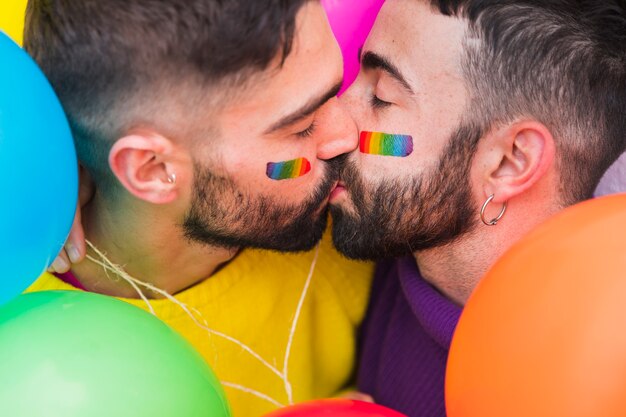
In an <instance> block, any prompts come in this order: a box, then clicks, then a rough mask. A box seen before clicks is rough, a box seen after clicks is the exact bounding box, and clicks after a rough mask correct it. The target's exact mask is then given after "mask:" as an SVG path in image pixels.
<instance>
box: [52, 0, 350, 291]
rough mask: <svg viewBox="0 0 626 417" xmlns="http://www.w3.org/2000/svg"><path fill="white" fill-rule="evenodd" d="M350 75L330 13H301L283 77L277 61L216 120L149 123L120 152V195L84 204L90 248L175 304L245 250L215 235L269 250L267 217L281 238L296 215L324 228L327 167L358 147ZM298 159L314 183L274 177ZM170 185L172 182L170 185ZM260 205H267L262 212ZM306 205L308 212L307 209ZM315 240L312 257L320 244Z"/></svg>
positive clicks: (91, 280) (116, 152)
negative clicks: (278, 165) (274, 170)
mask: <svg viewBox="0 0 626 417" xmlns="http://www.w3.org/2000/svg"><path fill="white" fill-rule="evenodd" d="M320 62H324V65H320V64H319V63H320ZM342 72H343V71H342V60H341V53H340V50H339V47H338V46H337V44H336V42H335V40H334V38H333V35H332V33H331V30H330V27H329V25H328V22H327V20H326V17H325V15H324V12H323V10H322V7H321V6H320V5H319V3H317V2H311V3H309V4H307V5H305V6H303V8H302V10H301V11H300V12H299V14H298V17H297V27H296V35H295V38H294V45H293V50H292V52H291V53H290V54H289V56H288V57H287V59H286V61H285V62H284V64H283V65H282V66H281V65H280V60H279V59H278V57H277V59H276V62H275V63H274V64H273V65H271V66H270V68H269V69H268V70H267V71H265V72H263V73H260V74H253V75H251V76H250V77H248V79H247V81H246V82H245V83H244V85H243V86H241V87H235V88H232V87H230V88H228V89H227V90H224V92H222V93H223V94H221V95H222V97H220V98H224V97H225V96H228V97H227V98H228V99H227V100H223V101H222V105H221V106H219V108H218V110H215V106H214V103H211V104H213V106H210V105H209V102H210V101H211V100H207V103H206V105H207V108H206V111H205V112H203V111H194V112H193V115H189V118H188V119H185V112H184V111H180V112H179V113H176V115H177V116H179V117H176V118H173V117H172V115H171V114H170V115H169V117H168V119H169V120H170V121H171V120H172V119H175V120H174V122H173V124H170V125H169V126H167V127H166V128H161V129H160V128H158V127H155V126H150V125H145V124H142V125H140V126H137V127H135V128H132V129H129V131H128V132H126V134H125V135H123V136H122V137H120V138H119V139H118V140H117V141H116V142H115V144H114V145H113V147H112V149H111V152H110V154H109V165H110V168H111V170H112V171H113V173H114V175H115V177H116V178H117V181H118V182H119V184H120V185H121V187H120V188H121V192H120V190H117V191H114V192H110V193H107V192H103V190H98V189H96V190H95V192H94V193H93V197H92V198H91V199H90V200H89V201H88V202H87V203H86V204H85V205H84V207H83V212H82V216H83V219H82V220H83V225H84V228H85V235H86V237H87V239H89V240H90V241H91V242H93V243H94V244H95V245H96V246H97V247H98V248H99V249H100V250H102V251H103V252H105V253H106V254H107V256H108V257H109V258H110V259H111V260H113V261H114V262H115V263H117V264H120V265H124V267H125V270H126V271H127V272H128V273H129V274H130V275H132V276H134V277H136V278H138V279H141V280H144V281H146V282H149V283H151V284H153V285H155V286H157V287H159V288H161V289H163V290H165V291H167V292H169V293H171V294H175V293H177V292H179V291H181V290H183V289H186V288H188V287H189V286H191V285H193V284H195V283H197V282H199V281H200V280H203V279H205V278H207V277H208V276H210V275H211V274H212V273H213V272H214V271H215V270H216V268H218V267H220V266H221V265H223V264H224V263H226V262H228V261H229V260H230V259H232V257H233V256H234V255H235V254H236V253H237V251H238V250H239V248H240V247H239V246H237V245H233V244H223V242H221V244H216V242H215V241H213V240H212V239H213V238H214V236H213V235H211V233H213V232H215V231H216V230H217V231H218V232H219V233H221V234H223V235H227V236H230V237H232V236H235V237H237V238H239V240H240V241H245V239H244V238H242V235H243V234H245V233H248V232H250V235H249V236H247V237H246V236H244V237H245V238H247V239H249V240H250V239H252V240H253V239H257V240H259V242H258V243H259V244H258V245H257V246H267V242H264V241H262V240H263V239H264V238H265V237H267V236H265V235H263V232H267V231H266V230H265V229H267V228H268V224H267V223H265V224H262V223H260V221H261V220H264V221H265V220H267V218H265V217H267V216H263V215H260V211H261V210H265V214H267V213H270V214H269V215H268V216H269V218H270V220H271V223H270V226H269V227H270V229H271V230H273V231H274V233H278V234H279V233H280V232H281V230H283V229H284V228H287V227H289V225H290V224H292V223H293V222H294V218H293V216H294V215H302V214H303V213H305V215H306V216H305V218H304V219H302V221H303V223H307V224H311V223H316V222H317V223H323V222H325V217H326V209H327V208H326V206H327V200H328V193H329V192H330V189H331V188H332V186H333V185H334V183H335V182H336V180H335V179H334V178H333V170H332V169H331V165H332V163H331V162H328V161H329V160H332V159H333V158H335V157H337V156H339V155H341V154H343V153H346V152H350V151H352V150H353V149H355V148H356V145H357V132H356V129H355V126H354V124H353V122H352V120H351V119H350V117H349V115H348V113H347V112H346V111H345V110H344V108H343V107H342V106H340V105H339V103H338V101H337V98H336V97H335V94H336V92H337V90H338V87H339V85H340V84H341V81H342ZM225 88H226V87H225ZM172 100H174V99H172ZM213 102H214V100H213ZM304 107H308V110H309V111H308V112H306V114H304V115H303V117H300V118H298V119H297V120H295V121H293V122H292V123H289V124H287V125H285V126H283V127H281V128H280V129H272V127H275V126H276V124H277V123H278V122H279V121H281V120H283V119H284V118H286V117H289V116H290V115H292V114H294V113H298V111H299V110H300V109H302V108H304ZM198 114H200V115H202V114H206V115H207V116H206V117H204V118H203V117H198V116H197V115H198ZM190 123H192V124H193V129H191V133H190V134H189V135H188V136H187V137H177V134H176V132H177V131H178V130H177V129H176V126H177V125H179V126H181V127H182V126H184V127H188V125H189V124H190ZM181 131H182V130H181ZM186 131H187V130H186ZM299 157H305V158H307V159H308V160H309V161H310V162H311V171H310V172H309V173H308V174H307V175H304V176H302V177H300V178H296V179H291V180H285V181H274V180H271V179H270V178H268V177H267V176H266V175H265V171H266V165H267V163H268V162H278V161H284V160H289V159H294V158H299ZM172 175H175V177H176V180H175V181H174V182H172V181H170V180H168V178H171V177H172ZM85 184H87V185H85V186H86V187H88V185H89V181H88V179H85ZM324 184H326V185H324ZM329 184H330V185H329ZM315 194H317V197H318V198H317V199H314V198H313V196H314V195H315ZM313 200H315V201H313ZM259 201H262V202H263V204H264V205H262V206H259V205H256V203H258V202H259ZM312 202H313V203H312ZM83 203H84V201H83ZM306 205H308V208H309V210H308V211H303V210H301V208H302V207H303V206H306ZM194 206H195V208H194ZM195 209H197V210H196V213H195V214H196V220H197V219H200V220H201V223H202V224H201V226H202V227H205V228H210V227H215V230H208V229H207V230H208V232H211V233H208V232H207V230H204V231H205V232H207V233H205V234H202V233H200V234H199V235H193V236H190V233H189V230H187V229H186V228H185V227H184V225H185V223H186V221H187V220H188V219H189V217H190V213H193V212H194V210H195ZM246 209H247V210H246ZM292 209H293V210H292ZM276 210H277V211H276ZM285 210H287V211H285ZM290 210H291V211H290ZM220 216H221V217H220ZM242 216H245V217H242ZM290 216H292V217H290ZM224 220H226V221H227V222H226V223H225V222H224ZM195 226H198V224H197V222H196V224H195ZM322 226H323V224H322ZM196 231H197V230H196ZM252 231H254V232H256V233H257V234H256V235H255V234H253V233H252ZM75 240H78V239H75ZM75 240H72V239H71V240H70V241H69V242H68V244H69V245H72V244H73V242H74V241H75ZM310 240H311V241H310V242H308V243H307V245H305V246H308V247H310V246H311V244H312V243H314V241H315V240H317V237H316V236H311V237H310ZM73 249H76V246H74V248H73ZM67 252H69V251H67ZM80 255H82V254H80V253H79V256H78V258H80V257H81V256H80ZM54 269H55V270H57V271H59V269H60V270H61V271H62V270H63V268H56V266H55V267H54ZM72 271H73V272H74V273H75V274H76V275H77V277H78V278H79V279H80V280H81V282H82V283H83V284H84V285H85V286H86V288H87V289H88V290H91V291H97V292H99V293H104V294H108V295H115V296H125V297H135V296H136V294H135V293H134V291H133V290H132V288H129V287H128V286H126V285H125V284H123V283H121V282H117V281H113V280H111V279H110V278H108V277H107V276H106V275H104V273H103V272H102V270H101V269H100V267H98V266H96V265H94V264H93V263H91V262H80V263H78V264H76V265H73V267H72Z"/></svg>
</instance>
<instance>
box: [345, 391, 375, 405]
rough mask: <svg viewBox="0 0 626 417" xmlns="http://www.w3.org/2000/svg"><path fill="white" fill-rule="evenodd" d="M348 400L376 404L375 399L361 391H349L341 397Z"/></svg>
mask: <svg viewBox="0 0 626 417" xmlns="http://www.w3.org/2000/svg"><path fill="white" fill-rule="evenodd" d="M341 398H345V399H347V400H353V401H362V402H366V403H370V404H375V402H374V398H373V397H372V396H371V395H368V394H365V393H363V392H359V391H349V392H346V393H345V394H343V395H342V396H341Z"/></svg>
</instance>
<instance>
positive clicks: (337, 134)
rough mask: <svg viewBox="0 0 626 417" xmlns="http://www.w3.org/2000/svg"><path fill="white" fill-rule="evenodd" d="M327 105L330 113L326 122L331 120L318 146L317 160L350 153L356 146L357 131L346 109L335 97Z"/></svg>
mask: <svg viewBox="0 0 626 417" xmlns="http://www.w3.org/2000/svg"><path fill="white" fill-rule="evenodd" d="M327 104H328V105H327V109H328V111H329V112H330V113H329V114H328V118H327V119H326V120H331V121H332V124H331V126H329V128H328V132H327V133H326V134H325V135H324V137H323V138H322V139H321V143H320V144H319V145H318V148H317V157H318V158H319V159H333V158H335V157H337V156H339V155H342V154H344V153H348V152H352V151H353V150H355V149H356V147H357V144H358V130H357V127H356V124H355V123H354V120H353V119H352V117H351V116H350V114H349V112H348V111H347V110H346V108H345V107H344V106H343V105H341V104H340V103H339V100H338V99H337V98H336V97H334V98H332V99H331V100H330V101H329V102H328V103H327Z"/></svg>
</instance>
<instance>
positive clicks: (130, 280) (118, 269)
mask: <svg viewBox="0 0 626 417" xmlns="http://www.w3.org/2000/svg"><path fill="white" fill-rule="evenodd" d="M87 244H88V245H89V247H90V248H91V249H92V250H93V251H94V252H95V253H96V254H97V255H98V256H99V257H100V258H101V259H102V260H103V261H104V262H101V261H99V260H97V259H94V258H93V257H91V256H89V255H87V259H89V260H90V261H92V262H94V263H96V264H98V265H100V266H102V267H103V268H104V269H105V271H106V270H109V271H111V272H114V273H116V274H117V275H119V276H120V277H121V278H122V279H123V280H125V281H127V282H128V283H131V285H132V284H136V285H139V286H142V287H144V288H147V289H149V290H151V291H154V292H155V293H157V294H160V295H162V296H163V297H165V298H167V299H168V300H170V301H171V302H173V303H174V304H176V305H177V306H179V307H180V308H181V309H182V310H183V311H184V312H185V313H187V315H188V316H189V317H190V318H191V320H192V321H193V322H194V323H195V324H196V326H198V327H200V328H201V329H203V330H205V331H206V332H208V333H209V334H212V335H215V336H217V337H221V338H223V339H225V340H228V341H229V342H232V343H234V344H236V345H237V346H239V347H240V348H242V349H243V350H244V351H246V352H248V353H249V354H250V355H252V356H253V357H254V358H256V359H257V360H258V361H260V362H261V363H262V364H263V365H265V366H266V367H267V368H268V369H269V370H271V371H272V372H274V373H275V374H276V375H278V377H279V378H281V379H283V375H282V373H281V372H280V371H279V370H278V369H276V367H274V366H272V365H271V364H270V363H269V362H267V361H266V360H265V359H263V358H262V357H261V355H259V354H258V353H256V352H255V351H254V350H253V349H252V348H250V347H249V346H247V345H246V344H244V343H243V342H241V341H239V340H237V339H235V338H234V337H231V336H228V335H227V334H224V333H222V332H219V331H217V330H213V329H211V328H209V327H207V326H203V325H202V324H201V323H200V322H199V321H198V320H197V319H196V317H195V316H194V315H193V314H192V313H191V312H190V311H189V308H188V307H187V305H186V304H184V303H182V302H181V301H179V300H177V299H176V298H175V297H174V296H172V295H170V294H169V293H167V292H166V291H163V290H161V289H160V288H157V287H155V286H154V285H151V284H148V283H146V282H143V281H140V280H138V279H137V278H134V277H132V276H130V275H129V274H128V273H126V272H125V271H124V270H123V268H122V267H120V266H119V265H116V264H114V263H113V262H111V261H110V260H109V259H108V258H107V257H106V255H105V254H104V253H102V252H100V251H99V250H98V249H97V248H96V247H95V246H94V245H93V244H92V243H91V242H89V241H87ZM136 285H133V287H134V288H136V290H137V291H138V292H139V295H140V297H141V298H142V299H143V300H144V301H145V302H146V303H147V304H148V305H149V306H150V307H149V308H150V310H151V312H152V314H154V310H153V309H152V306H151V305H150V302H149V301H148V300H147V299H146V298H145V296H144V295H143V293H142V292H141V290H139V289H138V288H137V286H136ZM155 315H156V314H155Z"/></svg>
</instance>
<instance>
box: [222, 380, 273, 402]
mask: <svg viewBox="0 0 626 417" xmlns="http://www.w3.org/2000/svg"><path fill="white" fill-rule="evenodd" d="M220 382H221V383H222V385H223V386H225V387H229V388H232V389H236V390H239V391H243V392H245V393H247V394H251V395H254V396H255V397H258V398H261V399H263V400H265V401H267V402H270V403H272V404H274V405H275V406H277V407H281V408H282V407H284V406H285V404H281V403H279V402H278V401H276V400H275V399H273V398H272V397H270V396H269V395H265V394H263V393H262V392H259V391H256V390H253V389H250V388H247V387H244V386H242V385H238V384H233V383H231V382H226V381H220Z"/></svg>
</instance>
